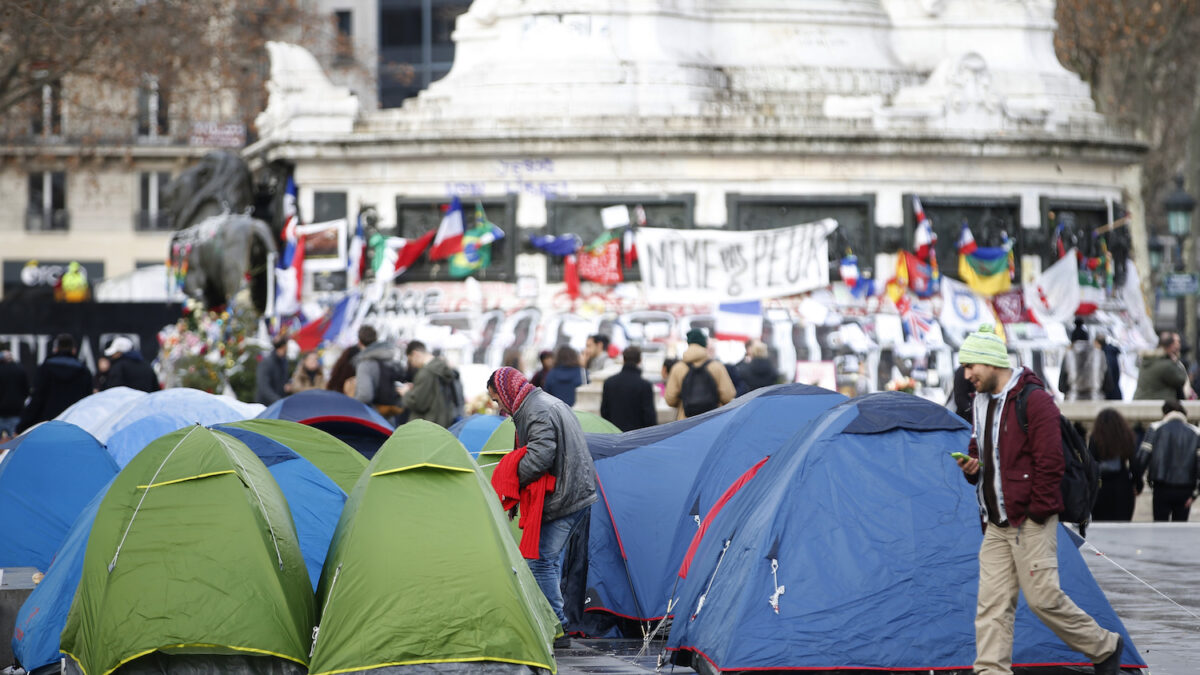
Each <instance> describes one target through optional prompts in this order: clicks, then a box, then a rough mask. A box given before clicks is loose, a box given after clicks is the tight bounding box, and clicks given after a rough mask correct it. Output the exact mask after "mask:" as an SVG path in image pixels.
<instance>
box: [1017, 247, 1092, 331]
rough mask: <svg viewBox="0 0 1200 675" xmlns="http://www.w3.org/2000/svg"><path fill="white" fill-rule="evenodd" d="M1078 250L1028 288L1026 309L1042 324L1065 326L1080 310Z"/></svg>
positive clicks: (1060, 261) (1073, 250) (1054, 265)
mask: <svg viewBox="0 0 1200 675" xmlns="http://www.w3.org/2000/svg"><path fill="white" fill-rule="evenodd" d="M1075 252H1076V251H1075V249H1071V250H1070V251H1067V252H1066V255H1064V256H1063V257H1062V258H1059V259H1058V262H1056V263H1054V264H1053V265H1051V266H1049V267H1047V268H1046V269H1045V270H1044V271H1043V272H1042V274H1041V275H1040V276H1039V277H1038V278H1037V279H1036V280H1034V282H1033V283H1031V284H1028V285H1026V286H1025V307H1026V308H1027V309H1028V310H1029V311H1030V312H1031V313H1032V314H1033V318H1034V319H1035V320H1036V321H1037V322H1038V323H1040V324H1042V325H1046V324H1049V323H1066V322H1067V321H1070V320H1071V318H1072V317H1074V316H1075V310H1077V309H1079V299H1080V291H1079V266H1078V263H1077V262H1076V257H1075Z"/></svg>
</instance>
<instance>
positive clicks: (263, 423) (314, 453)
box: [221, 418, 367, 494]
mask: <svg viewBox="0 0 1200 675" xmlns="http://www.w3.org/2000/svg"><path fill="white" fill-rule="evenodd" d="M221 426H223V427H233V428H235V429H245V430H246V431H252V432H254V433H257V434H262V435H263V436H267V437H268V438H273V439H275V440H276V441H279V442H280V443H282V444H284V445H285V446H287V447H288V448H291V449H292V450H294V451H295V452H296V454H298V455H300V456H301V457H303V458H304V459H307V460H308V461H310V462H312V463H313V465H315V466H316V467H317V468H318V469H320V470H321V473H323V474H325V475H326V476H329V479H330V480H332V481H333V482H334V483H335V484H336V485H337V486H338V487H340V488H342V491H343V492H345V493H346V494H350V491H351V490H353V489H354V484H355V483H356V482H358V477H359V476H361V475H362V472H363V469H365V468H367V458H366V457H363V456H362V453H360V452H358V451H357V450H355V449H354V448H352V447H350V446H349V445H346V444H345V443H343V442H342V441H340V440H338V439H337V438H335V437H334V436H331V435H330V434H328V433H326V432H324V431H321V430H320V429H317V428H316V427H310V426H308V425H305V424H300V423H299V422H290V421H288V420H274V419H260V418H255V419H249V420H241V421H240V422H229V423H227V424H223V425H221Z"/></svg>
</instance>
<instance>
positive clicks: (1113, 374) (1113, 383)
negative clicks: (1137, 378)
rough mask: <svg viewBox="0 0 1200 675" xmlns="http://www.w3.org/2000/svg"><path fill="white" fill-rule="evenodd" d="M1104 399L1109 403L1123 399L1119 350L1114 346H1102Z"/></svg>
mask: <svg viewBox="0 0 1200 675" xmlns="http://www.w3.org/2000/svg"><path fill="white" fill-rule="evenodd" d="M1103 351H1104V385H1103V387H1102V390H1103V392H1104V398H1105V399H1107V400H1109V401H1120V400H1121V399H1123V398H1124V395H1123V394H1122V393H1121V361H1120V356H1121V350H1120V349H1118V348H1117V346H1116V345H1110V344H1105V345H1104V350H1103Z"/></svg>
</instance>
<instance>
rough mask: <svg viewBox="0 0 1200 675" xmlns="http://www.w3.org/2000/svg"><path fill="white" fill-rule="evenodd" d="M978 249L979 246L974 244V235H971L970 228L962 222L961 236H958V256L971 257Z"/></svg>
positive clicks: (965, 222)
mask: <svg viewBox="0 0 1200 675" xmlns="http://www.w3.org/2000/svg"><path fill="white" fill-rule="evenodd" d="M978 248H979V245H978V244H976V243H975V235H973V234H971V226H970V225H968V224H967V221H965V220H964V221H963V224H962V234H960V235H958V254H959V255H971V254H972V253H974V252H975V251H976V249H978Z"/></svg>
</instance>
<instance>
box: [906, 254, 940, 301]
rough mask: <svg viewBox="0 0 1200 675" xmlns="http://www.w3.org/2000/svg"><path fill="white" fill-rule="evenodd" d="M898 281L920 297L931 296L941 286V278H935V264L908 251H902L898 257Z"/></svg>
mask: <svg viewBox="0 0 1200 675" xmlns="http://www.w3.org/2000/svg"><path fill="white" fill-rule="evenodd" d="M896 281H897V282H898V283H900V284H901V285H902V286H904V287H906V288H909V289H911V290H912V292H913V293H916V294H917V297H918V298H928V297H930V296H931V295H933V294H934V293H937V292H938V288H939V286H940V284H939V280H938V279H935V278H934V269H933V266H932V265H929V264H926V263H923V262H921V261H920V259H918V258H917V256H916V255H914V254H912V253H909V252H908V251H900V253H899V255H898V256H897V257H896Z"/></svg>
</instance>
